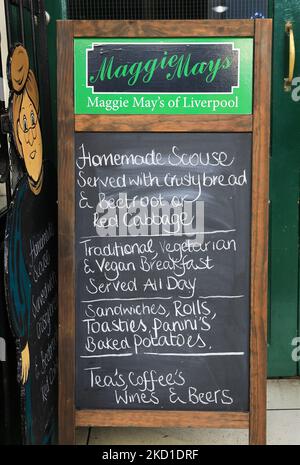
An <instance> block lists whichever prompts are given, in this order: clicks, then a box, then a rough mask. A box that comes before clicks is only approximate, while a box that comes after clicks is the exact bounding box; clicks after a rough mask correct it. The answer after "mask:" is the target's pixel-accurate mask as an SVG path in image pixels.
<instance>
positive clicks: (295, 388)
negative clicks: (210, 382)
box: [77, 379, 300, 445]
mask: <svg viewBox="0 0 300 465" xmlns="http://www.w3.org/2000/svg"><path fill="white" fill-rule="evenodd" d="M267 428H268V433H267V434H268V444H280V445H284V444H294V445H295V444H297V445H300V379H291V380H269V381H268V416H267ZM247 441H248V433H247V431H245V430H224V429H223V430H215V429H187V428H172V429H166V428H161V429H159V428H92V429H91V430H90V431H89V429H88V428H79V429H78V430H77V444H87V443H89V444H103V445H116V444H118V445H129V444H135V445H138V444H146V445H166V444H170V445H185V444H186V445H190V444H191V445H201V444H247Z"/></svg>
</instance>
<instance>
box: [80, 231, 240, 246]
mask: <svg viewBox="0 0 300 465" xmlns="http://www.w3.org/2000/svg"><path fill="white" fill-rule="evenodd" d="M230 232H236V229H219V230H216V231H197V232H191V233H188V232H186V233H183V234H175V233H174V234H136V235H134V234H128V235H127V234H126V235H125V234H124V235H121V234H119V235H118V236H110V235H109V236H98V235H95V236H81V238H80V239H111V238H118V237H127V238H130V237H133V238H137V237H150V238H151V237H184V236H197V235H199V234H201V235H204V236H205V235H206V234H227V233H230ZM79 243H80V244H81V242H79Z"/></svg>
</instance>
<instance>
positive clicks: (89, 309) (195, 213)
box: [58, 20, 272, 444]
mask: <svg viewBox="0 0 300 465" xmlns="http://www.w3.org/2000/svg"><path fill="white" fill-rule="evenodd" d="M271 31H272V22H271V21H270V20H255V21H250V20H249V21H248V20H245V21H236V20H228V21H61V22H58V134H59V138H58V154H59V437H60V442H61V443H62V444H71V443H74V441H75V428H76V426H141V427H172V426H174V427H199V428H200V427H208V428H247V429H249V442H250V443H251V444H263V443H265V441H266V344H267V342H266V321H267V318H266V311H267V251H268V234H267V228H268V177H269V165H268V157H269V106H270V82H271V36H272V35H271V34H272V32H271Z"/></svg>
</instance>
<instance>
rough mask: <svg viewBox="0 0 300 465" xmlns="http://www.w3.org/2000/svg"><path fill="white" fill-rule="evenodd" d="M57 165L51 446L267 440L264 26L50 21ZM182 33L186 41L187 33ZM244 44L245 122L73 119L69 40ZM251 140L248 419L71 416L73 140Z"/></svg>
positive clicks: (226, 415) (177, 414)
mask: <svg viewBox="0 0 300 465" xmlns="http://www.w3.org/2000/svg"><path fill="white" fill-rule="evenodd" d="M57 31H58V35H57V39H58V43H57V48H58V66H57V69H58V74H57V77H58V159H59V162H58V166H59V183H58V199H59V441H60V443H61V444H74V443H75V428H76V426H110V427H112V426H140V427H173V426H176V427H193V428H197V427H207V428H248V429H249V443H250V444H264V443H265V442H266V349H267V338H266V329H267V286H268V281H267V258H268V257H267V254H268V198H269V197H268V196H269V130H270V129H269V128H270V125H269V119H270V82H271V47H272V21H271V20H255V21H253V20H226V21H224V20H223V21H213V20H209V21H208V20H207V21H206V20H205V21H203V20H196V21H194V20H191V21H58V23H57ZM187 32H188V34H187ZM187 35H188V37H253V39H254V87H253V91H254V93H253V114H252V115H75V114H74V101H73V88H74V81H73V68H74V56H73V41H74V38H75V37H126V38H130V37H135V38H137V37H185V38H186V37H187ZM80 131H90V132H93V131H95V132H114V131H116V132H250V133H252V135H253V148H252V194H251V195H252V206H251V210H252V212H251V213H252V215H251V292H250V295H251V298H250V300H251V302H250V312H251V313H250V387H249V392H250V403H249V406H250V408H249V412H204V411H158V410H117V409H116V410H76V409H75V163H74V133H75V132H80Z"/></svg>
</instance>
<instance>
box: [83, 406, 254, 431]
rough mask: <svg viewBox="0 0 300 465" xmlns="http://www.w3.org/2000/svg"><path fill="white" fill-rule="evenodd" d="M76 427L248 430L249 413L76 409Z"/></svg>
mask: <svg viewBox="0 0 300 465" xmlns="http://www.w3.org/2000/svg"><path fill="white" fill-rule="evenodd" d="M76 426H99V427H100V426H105V427H109V426H110V427H112V426H132V427H143V428H148V427H149V428H172V427H173V428H174V427H176V428H179V427H181V428H248V426H249V414H248V413H247V412H237V413H235V412H195V411H188V412H187V411H185V412H179V411H170V410H169V411H164V412H162V411H159V410H129V411H128V410H127V411H126V410H76Z"/></svg>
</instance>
